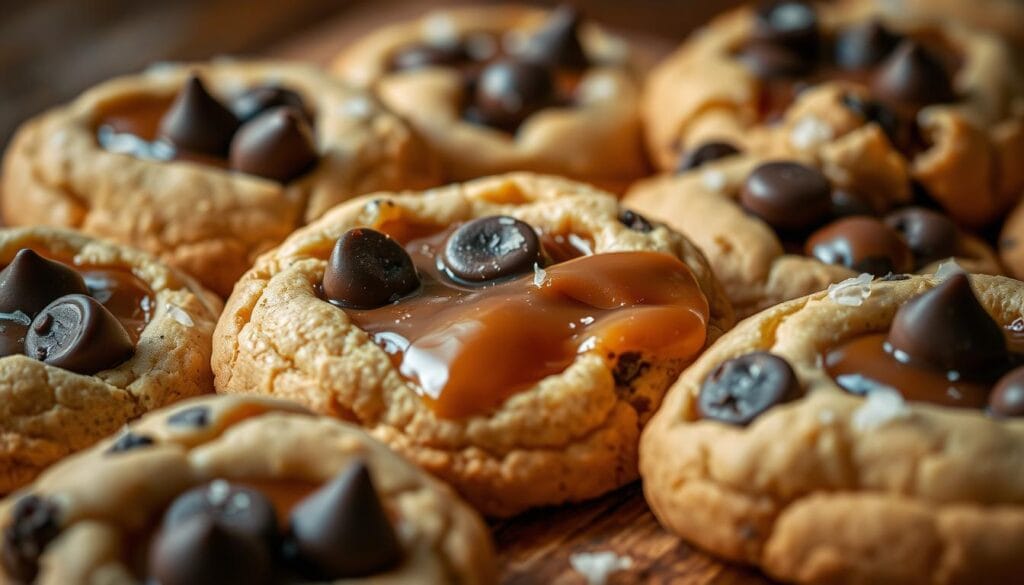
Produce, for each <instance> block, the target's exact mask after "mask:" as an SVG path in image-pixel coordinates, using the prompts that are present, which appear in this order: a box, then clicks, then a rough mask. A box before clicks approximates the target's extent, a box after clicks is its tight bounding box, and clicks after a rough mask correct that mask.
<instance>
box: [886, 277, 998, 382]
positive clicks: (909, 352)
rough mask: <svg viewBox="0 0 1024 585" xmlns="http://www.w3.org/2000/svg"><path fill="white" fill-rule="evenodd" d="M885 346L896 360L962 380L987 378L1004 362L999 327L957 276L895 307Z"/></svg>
mask: <svg viewBox="0 0 1024 585" xmlns="http://www.w3.org/2000/svg"><path fill="white" fill-rule="evenodd" d="M888 342H889V344H890V345H891V347H892V350H893V354H894V355H896V356H897V357H898V358H899V357H900V356H904V359H908V360H910V361H911V362H914V363H919V364H923V365H926V366H930V367H932V368H934V369H936V370H940V371H946V372H950V371H953V372H959V373H961V374H966V375H971V374H978V373H986V372H987V371H988V370H989V369H990V368H993V367H996V366H999V365H1000V364H1003V363H1005V361H1006V359H1007V351H1006V339H1005V338H1004V337H1003V331H1002V328H1000V327H999V324H998V323H996V322H995V321H994V320H993V319H992V317H991V316H990V315H989V314H988V312H987V311H986V310H985V308H984V307H983V306H981V303H980V302H978V298H977V297H976V296H975V295H974V291H973V290H972V289H971V281H970V280H969V279H968V278H967V276H966V275H964V274H962V273H961V274H956V275H953V276H951V277H950V278H949V279H947V280H946V281H945V282H943V283H941V284H939V285H938V286H936V287H935V288H933V289H931V290H929V291H927V292H925V293H922V294H920V295H918V296H917V297H914V298H913V299H911V300H910V301H908V302H906V303H905V304H904V305H903V306H902V307H900V309H899V311H897V312H896V316H895V317H894V318H893V321H892V325H891V326H890V327H889V337H888Z"/></svg>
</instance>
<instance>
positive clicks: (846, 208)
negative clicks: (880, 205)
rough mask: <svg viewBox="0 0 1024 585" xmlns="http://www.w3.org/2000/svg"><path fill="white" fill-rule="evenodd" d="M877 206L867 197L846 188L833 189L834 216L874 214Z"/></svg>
mask: <svg viewBox="0 0 1024 585" xmlns="http://www.w3.org/2000/svg"><path fill="white" fill-rule="evenodd" d="M874 214H875V208H874V206H873V205H871V202H869V201H868V200H867V199H866V198H865V197H863V196H862V195H860V194H858V193H854V192H853V191H848V190H846V189H833V190H832V216H833V217H849V216H851V215H874Z"/></svg>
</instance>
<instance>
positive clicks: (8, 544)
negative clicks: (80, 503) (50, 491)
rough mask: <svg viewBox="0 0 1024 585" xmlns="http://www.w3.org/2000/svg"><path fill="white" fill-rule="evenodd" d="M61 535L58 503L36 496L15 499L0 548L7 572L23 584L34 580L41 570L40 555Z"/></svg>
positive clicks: (0, 558) (1, 558)
mask: <svg viewBox="0 0 1024 585" xmlns="http://www.w3.org/2000/svg"><path fill="white" fill-rule="evenodd" d="M58 534H60V510H59V509H58V508H57V505H56V504H55V503H53V502H51V501H50V500H47V499H45V498H43V497H41V496H36V495H28V496H24V497H22V498H21V499H19V500H18V501H17V502H15V504H14V508H13V509H12V510H11V523H10V524H8V525H7V526H5V527H4V531H3V547H2V549H0V561H2V562H3V565H4V569H5V570H6V572H7V574H8V575H9V576H11V577H13V578H14V579H16V580H17V581H20V582H22V583H31V582H33V581H34V580H35V578H36V574H37V573H38V572H39V557H41V556H42V554H43V552H44V551H45V550H46V547H47V546H48V545H49V544H50V542H52V541H53V539H54V538H57V535H58Z"/></svg>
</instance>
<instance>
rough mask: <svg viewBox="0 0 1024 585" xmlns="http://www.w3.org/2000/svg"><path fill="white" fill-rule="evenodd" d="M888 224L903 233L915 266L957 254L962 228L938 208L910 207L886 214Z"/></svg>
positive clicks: (886, 223)
mask: <svg viewBox="0 0 1024 585" xmlns="http://www.w3.org/2000/svg"><path fill="white" fill-rule="evenodd" d="M885 225H887V226H889V227H890V228H892V229H894V230H896V231H897V232H899V233H900V234H901V235H902V236H903V240H904V241H905V242H906V243H907V245H908V246H910V251H911V252H913V254H914V263H915V265H916V266H919V267H920V266H926V265H928V264H931V263H932V262H935V261H938V260H942V259H944V258H949V257H951V256H953V255H955V254H956V251H957V247H958V246H957V244H958V242H959V240H960V231H959V230H958V229H957V227H956V224H955V223H953V220H951V219H949V218H948V217H946V216H945V215H943V214H941V213H939V212H937V211H932V210H931V209H925V208H923V207H907V208H904V209H900V210H899V211H894V212H893V213H890V214H889V215H887V216H886V218H885Z"/></svg>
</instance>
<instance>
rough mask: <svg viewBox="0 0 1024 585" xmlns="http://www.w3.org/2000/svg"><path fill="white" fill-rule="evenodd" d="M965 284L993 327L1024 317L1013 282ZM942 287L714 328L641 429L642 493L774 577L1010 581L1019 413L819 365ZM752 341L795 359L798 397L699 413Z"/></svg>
mask: <svg viewBox="0 0 1024 585" xmlns="http://www.w3.org/2000/svg"><path fill="white" fill-rule="evenodd" d="M971 280H972V282H973V285H974V290H975V292H976V294H977V296H978V299H979V300H980V302H981V304H982V305H983V306H984V307H985V308H986V310H987V311H988V312H989V313H990V314H991V316H992V317H993V318H994V319H995V321H996V322H997V323H998V324H999V325H1001V326H1003V327H1007V326H1009V325H1010V324H1011V323H1013V322H1014V321H1015V320H1019V319H1020V318H1021V316H1022V314H1024V287H1022V285H1021V283H1020V282H1018V281H1015V280H1011V279H1009V278H1004V277H992V276H974V277H972V279H971ZM937 282H938V280H937V279H936V278H934V277H911V278H909V279H907V280H902V281H892V282H884V281H880V280H875V281H874V282H873V283H871V284H870V285H869V286H867V287H865V288H864V289H860V290H859V291H857V293H858V294H856V295H854V294H853V293H852V292H851V291H847V293H849V294H845V295H843V294H838V295H837V294H833V295H829V294H827V293H825V292H821V293H818V294H814V295H811V296H808V297H805V298H801V299H798V300H794V301H790V302H788V303H784V304H781V305H778V306H776V307H773V308H771V309H769V310H767V311H764V312H762V313H759V314H758V315H756V316H754V317H751V318H749V319H747V320H746V321H744V322H742V323H741V324H740V325H738V326H737V327H736V328H735V329H733V330H732V331H731V332H729V334H727V335H726V336H724V337H722V338H721V339H720V341H719V342H718V343H717V344H716V345H715V346H714V347H712V348H711V349H710V350H709V351H708V352H706V353H705V354H704V355H703V356H701V358H700V359H699V360H698V361H697V362H696V363H694V365H693V366H691V367H690V368H689V369H688V370H687V371H686V372H685V373H684V374H683V375H682V377H681V378H680V379H679V381H678V382H677V383H676V384H675V386H673V387H672V389H671V390H670V391H669V394H668V395H667V396H666V399H665V403H664V404H663V406H662V408H661V410H660V411H658V413H657V414H656V415H655V416H654V418H653V419H652V420H651V423H650V424H649V425H648V427H647V429H646V430H645V431H644V434H643V437H642V441H641V447H640V454H641V457H640V470H641V475H642V476H643V479H644V491H645V494H646V496H647V499H648V502H649V503H650V505H651V507H652V509H653V510H654V512H655V514H656V515H657V517H658V518H659V520H660V521H661V522H662V524H663V525H664V526H666V527H667V528H668V529H669V530H671V531H672V532H675V533H676V534H678V535H680V536H682V537H684V538H686V539H687V540H690V541H692V542H694V543H695V544H697V545H698V546H700V547H702V548H705V549H707V550H710V551H712V552H714V553H715V554H718V555H721V556H723V557H726V558H728V559H731V560H735V561H739V562H743V563H750V564H754V565H758V566H760V567H761V568H762V569H763V570H764V571H765V572H767V573H768V574H769V575H771V576H772V577H775V578H778V579H781V580H784V581H792V582H797V583H805V584H816V583H831V584H840V583H905V584H943V585H949V584H954V583H962V584H967V583H971V584H978V583H1010V582H1015V581H1016V580H1017V579H1018V578H1019V577H1020V575H1022V574H1024V557H1022V556H1021V554H1020V551H1021V550H1024V476H1022V475H1021V473H1020V470H1021V469H1022V467H1024V420H1021V419H1019V418H1016V419H1003V420H995V419H993V418H990V417H988V416H986V415H985V413H984V412H983V411H982V410H977V409H966V408H965V409H958V408H947V407H942V406H935V405H931V404H925V403H915V402H904V401H903V400H901V399H900V398H899V396H898V395H895V396H894V397H893V398H895V400H875V397H874V396H872V397H871V398H868V399H865V398H862V397H858V396H854V395H852V394H848V393H846V392H845V391H842V390H841V389H840V388H839V387H838V386H837V385H836V384H835V383H834V382H833V381H832V379H831V378H830V377H829V375H828V374H827V373H826V372H825V371H824V369H823V368H822V366H821V353H822V352H823V351H825V350H826V349H828V348H830V347H833V346H834V345H835V344H837V343H838V342H841V341H843V340H846V339H850V338H852V337H854V336H856V335H858V334H862V333H871V332H882V331H885V330H886V329H887V328H888V327H889V324H890V322H891V321H892V319H893V315H894V314H895V312H896V310H897V309H898V308H899V307H900V306H901V305H902V304H904V303H905V302H906V301H907V300H909V299H910V298H912V297H914V296H916V295H917V294H919V293H921V292H923V291H925V290H927V289H929V288H931V287H933V286H935V285H936V284H937ZM830 297H835V298H836V299H839V298H840V297H843V298H842V299H841V300H843V301H844V302H846V303H847V304H845V305H844V304H840V303H839V302H837V300H834V299H833V298H830ZM858 300H859V303H858V302H856V301H858ZM758 350H760V351H770V352H772V353H773V354H776V355H778V356H781V357H783V358H785V359H786V360H787V361H788V362H789V363H790V365H791V366H792V367H793V370H794V371H795V373H796V377H797V379H798V381H799V384H800V386H801V387H802V389H803V390H804V391H805V394H804V395H803V397H801V398H798V399H796V400H795V401H792V402H788V403H785V404H782V405H778V406H774V407H772V408H771V409H770V410H768V411H766V412H764V413H762V414H761V415H760V416H759V417H758V418H757V419H755V420H754V421H753V422H751V423H750V424H749V425H748V426H746V427H743V426H731V425H727V424H723V423H720V422H716V421H712V420H702V419H700V417H699V414H698V411H697V397H698V393H699V390H700V387H701V384H702V382H703V381H704V379H705V378H706V377H707V376H708V374H709V373H710V372H711V371H712V370H713V369H714V368H716V367H717V366H718V365H719V364H721V363H722V362H724V361H725V360H727V359H729V358H732V357H734V356H739V355H743V354H746V353H748V352H751V351H758ZM880 398H882V397H880Z"/></svg>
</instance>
